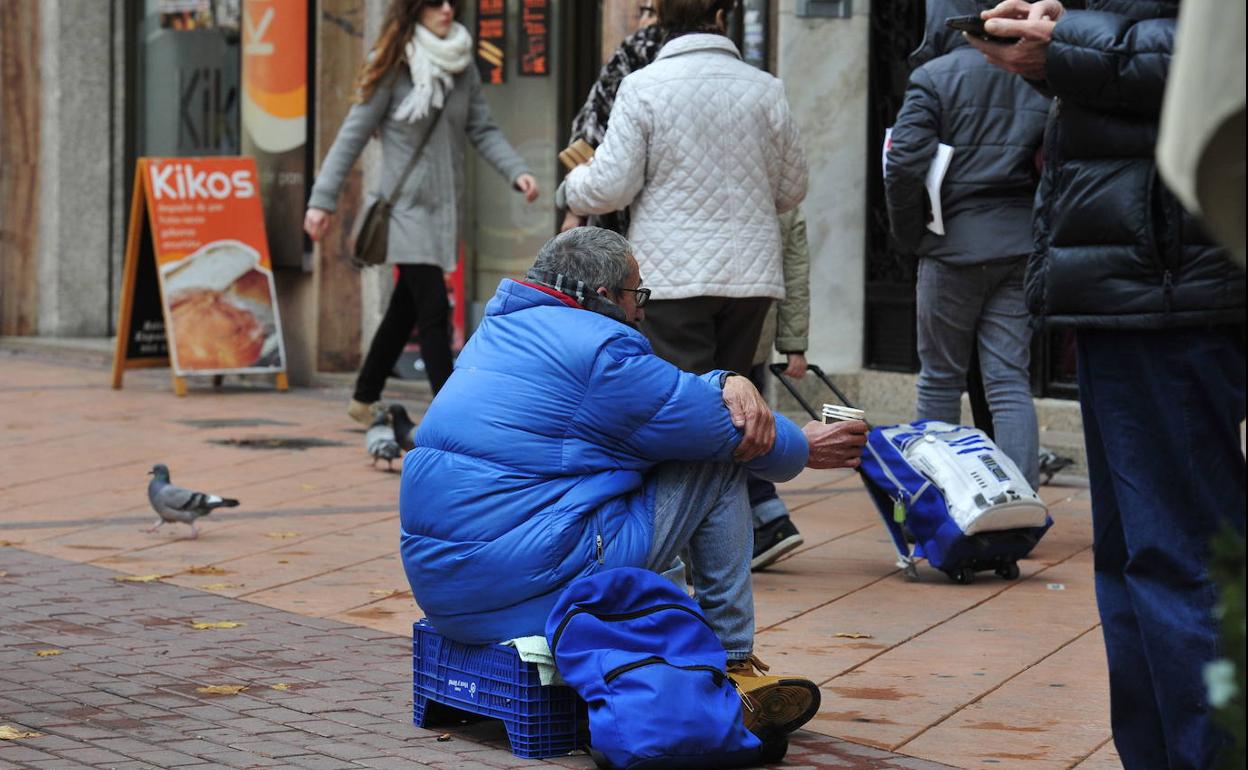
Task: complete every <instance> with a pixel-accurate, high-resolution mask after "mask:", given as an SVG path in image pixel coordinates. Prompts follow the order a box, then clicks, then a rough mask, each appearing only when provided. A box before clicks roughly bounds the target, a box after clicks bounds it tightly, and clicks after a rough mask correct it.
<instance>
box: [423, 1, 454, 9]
mask: <svg viewBox="0 0 1248 770" xmlns="http://www.w3.org/2000/svg"><path fill="white" fill-rule="evenodd" d="M444 5H449V6H451V10H452V11H453V10H455V0H421V3H420V7H421V8H441V7H442V6H444Z"/></svg>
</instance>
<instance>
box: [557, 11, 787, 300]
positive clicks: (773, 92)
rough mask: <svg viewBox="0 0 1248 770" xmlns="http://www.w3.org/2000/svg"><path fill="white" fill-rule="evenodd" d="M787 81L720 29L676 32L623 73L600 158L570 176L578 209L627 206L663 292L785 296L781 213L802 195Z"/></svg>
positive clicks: (643, 257)
mask: <svg viewBox="0 0 1248 770" xmlns="http://www.w3.org/2000/svg"><path fill="white" fill-rule="evenodd" d="M806 176H807V168H806V157H805V154H804V153H803V151H802V147H801V141H800V137H799V136H798V131H797V127H796V125H795V124H794V122H793V117H792V115H791V114H790V112H789V103H788V100H787V99H786V98H785V95H784V86H783V84H782V83H781V82H780V81H779V80H777V79H776V78H774V77H772V76H771V75H768V74H767V73H765V72H762V71H760V70H757V69H755V68H754V67H751V66H750V65H748V64H746V63H745V62H743V61H741V58H740V56H739V55H738V54H737V49H736V46H734V45H733V44H732V41H730V40H729V39H728V38H726V37H723V36H721V35H703V34H696V35H685V36H682V37H678V38H676V39H675V40H673V41H671V42H670V43H668V44H667V45H665V46H663V50H662V51H661V52H660V53H659V56H658V59H656V60H655V62H654V63H653V64H651V65H650V66H648V67H646V68H645V69H643V70H639V71H637V72H634V73H633V74H631V75H629V76H628V77H626V78H624V81H623V83H621V84H620V90H619V93H618V94H617V96H616V100H615V106H614V107H613V108H612V109H611V122H610V123H609V124H608V126H607V134H606V136H605V137H604V138H603V140H602V144H601V145H600V146H599V147H598V149H597V152H596V154H595V155H594V158H593V160H592V161H591V162H590V163H589V164H588V165H584V166H579V167H577V168H575V169H573V170H572V172H571V173H569V174H568V176H567V178H566V180H565V183H564V193H565V195H566V197H567V203H568V207H569V208H570V209H571V210H572V211H573V212H575V213H577V214H580V215H585V214H600V213H607V212H610V211H617V210H619V209H622V208H625V207H629V208H630V210H631V213H632V224H631V226H630V228H629V231H628V238H629V240H630V241H631V242H632V244H633V248H634V250H635V256H636V257H637V262H638V263H639V264H640V266H641V277H642V281H643V283H644V285H646V286H648V287H650V289H651V290H652V291H653V292H654V298H655V299H681V298H685V297H698V296H717V297H774V298H776V299H783V298H784V278H783V272H782V265H781V246H780V230H779V225H778V224H777V219H776V217H777V216H778V215H779V214H782V213H784V212H786V211H788V210H790V209H792V208H794V207H796V206H797V205H798V204H799V203H801V201H802V198H804V197H805V196H806Z"/></svg>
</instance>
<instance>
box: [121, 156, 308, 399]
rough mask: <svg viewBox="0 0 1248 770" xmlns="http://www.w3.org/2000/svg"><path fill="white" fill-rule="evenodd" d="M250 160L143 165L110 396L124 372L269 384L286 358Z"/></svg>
mask: <svg viewBox="0 0 1248 770" xmlns="http://www.w3.org/2000/svg"><path fill="white" fill-rule="evenodd" d="M259 190H260V187H259V184H258V181H257V174H256V165H255V161H254V160H253V159H252V158H246V157H213V158H140V159H139V161H138V166H137V168H136V170H135V175H134V191H133V196H132V198H131V205H130V223H129V228H128V231H127V236H126V258H125V267H124V272H123V277H122V292H121V302H120V307H119V309H118V314H117V348H116V352H115V354H114V357H113V387H114V388H120V387H121V385H122V378H123V376H124V374H125V370H126V369H134V368H140V367H156V366H166V365H169V366H170V368H171V370H172V375H173V390H174V393H176V394H178V395H179V396H182V395H185V394H186V378H187V377H188V376H199V375H205V376H212V377H214V378H215V380H216V381H217V382H218V383H219V382H220V379H221V377H222V376H224V375H227V374H272V375H274V378H275V384H276V386H277V389H278V390H286V389H287V387H288V382H287V378H286V350H285V346H284V343H283V339H282V326H281V317H280V316H279V314H278V309H277V291H276V287H275V285H274V279H273V269H272V264H271V262H270V260H269V248H268V241H267V239H266V236H265V230H264V212H263V209H262V207H261V203H260V196H259Z"/></svg>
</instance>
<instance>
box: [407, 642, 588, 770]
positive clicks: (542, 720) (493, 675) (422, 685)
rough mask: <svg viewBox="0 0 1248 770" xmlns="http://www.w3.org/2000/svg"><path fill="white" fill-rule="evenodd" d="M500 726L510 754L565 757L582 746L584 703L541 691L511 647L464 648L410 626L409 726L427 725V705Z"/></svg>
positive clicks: (561, 692)
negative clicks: (476, 716) (504, 730)
mask: <svg viewBox="0 0 1248 770" xmlns="http://www.w3.org/2000/svg"><path fill="white" fill-rule="evenodd" d="M431 703H432V704H442V705H443V706H450V707H451V708H454V709H458V710H460V711H467V712H469V713H472V714H479V715H481V716H486V717H491V718H493V719H501V720H503V723H504V725H505V726H506V728H507V738H508V739H509V740H510V741H511V752H512V753H513V754H515V755H516V756H518V757H525V758H528V759H541V758H543V757H554V756H558V755H561V754H567V753H568V752H570V751H573V750H575V749H577V748H578V747H579V746H580V745H581V743H582V742H583V741H582V737H583V736H582V734H581V729H580V718H581V715H582V714H583V713H584V703H583V701H581V699H580V698H579V697H577V694H576V691H574V690H573V689H572V688H571V687H553V686H552V687H543V686H542V684H541V681H540V680H539V678H538V673H537V666H536V665H535V664H533V663H525V662H524V661H522V660H520V654H519V653H518V652H517V651H516V648H515V647H506V646H503V645H501V644H488V645H469V644H460V643H458V642H453V641H451V640H450V639H446V638H444V637H442V636H441V635H439V634H438V632H437V631H435V630H434V628H433V626H431V625H430V624H429V623H428V621H425V620H421V621H420V622H418V623H415V624H414V625H413V626H412V722H413V723H415V725H416V726H417V727H425V726H427V724H429V723H432V721H433V720H432V719H431V715H430V713H429V712H430V711H431V709H430V704H431Z"/></svg>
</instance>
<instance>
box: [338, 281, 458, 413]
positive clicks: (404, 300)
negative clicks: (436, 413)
mask: <svg viewBox="0 0 1248 770" xmlns="http://www.w3.org/2000/svg"><path fill="white" fill-rule="evenodd" d="M450 310H451V306H450V303H449V302H447V299H446V283H445V280H444V279H443V277H442V268H440V267H438V266H437V265H399V279H398V281H397V282H396V283H395V286H394V293H393V294H391V295H390V306H389V307H387V308H386V315H385V316H384V317H383V318H382V319H381V326H378V327H377V333H376V334H374V335H373V341H372V344H370V345H369V346H368V355H367V356H366V357H365V358H364V365H363V366H361V367H360V375H359V377H357V378H356V380H355V400H356V401H363V402H364V403H366V404H371V403H373V402H374V401H378V400H380V399H381V391H382V389H383V388H385V386H386V378H387V377H389V376H390V372H392V371H393V370H394V365H395V363H397V362H398V360H399V356H401V355H402V354H403V348H404V347H405V346H406V345H407V340H408V338H409V337H411V334H412V327H413V326H418V327H419V328H420V334H419V339H420V357H421V358H423V359H424V361H425V373H426V374H428V376H429V386H430V387H431V388H433V393H434V395H437V393H438V391H439V390H441V389H442V386H443V385H444V384H445V383H446V380H447V378H448V377H450V376H451V366H452V365H451V341H450V318H451V314H450Z"/></svg>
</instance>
